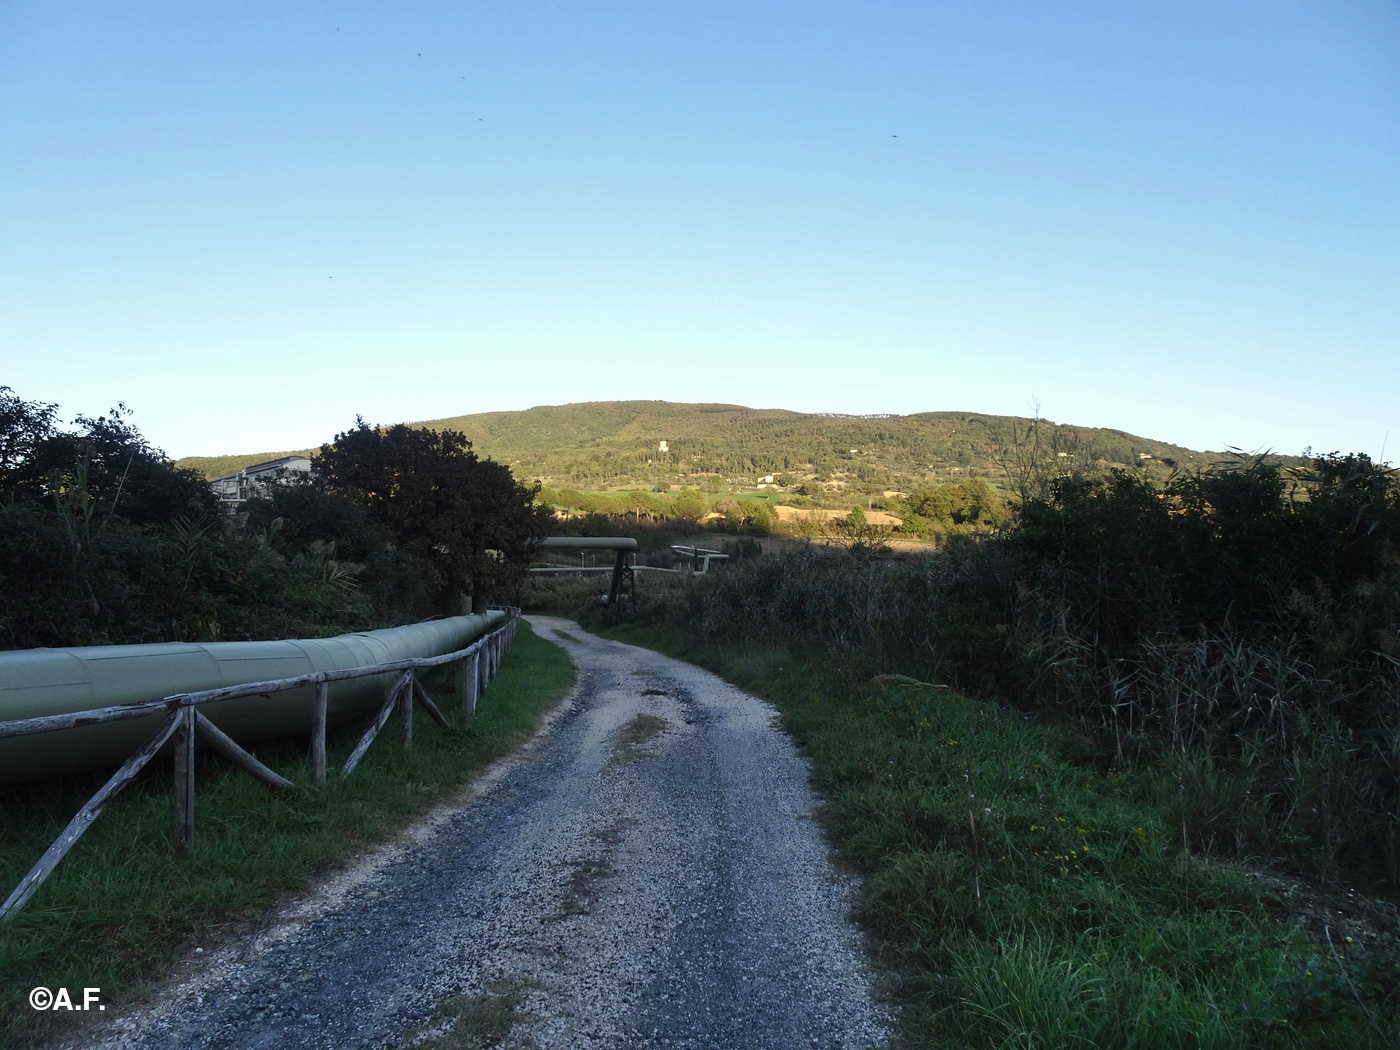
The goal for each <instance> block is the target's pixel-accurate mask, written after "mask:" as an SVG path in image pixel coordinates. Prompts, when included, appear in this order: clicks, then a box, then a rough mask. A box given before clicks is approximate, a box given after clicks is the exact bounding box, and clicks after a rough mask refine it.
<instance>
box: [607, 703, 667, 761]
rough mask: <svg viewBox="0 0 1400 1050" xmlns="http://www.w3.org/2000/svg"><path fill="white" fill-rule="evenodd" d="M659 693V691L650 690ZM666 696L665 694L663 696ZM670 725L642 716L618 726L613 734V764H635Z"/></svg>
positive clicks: (655, 718) (654, 717) (646, 715)
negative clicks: (650, 744)
mask: <svg viewBox="0 0 1400 1050" xmlns="http://www.w3.org/2000/svg"><path fill="white" fill-rule="evenodd" d="M648 692H653V693H654V692H659V690H648ZM663 695H664V694H663ZM669 726H670V723H669V722H667V721H666V719H664V718H658V717H656V715H648V714H640V715H637V716H636V717H635V718H631V719H629V720H628V721H626V722H624V723H623V724H622V725H620V726H618V728H617V730H616V732H614V733H613V747H612V758H611V759H610V760H609V761H610V762H613V763H624V762H635V761H636V760H637V759H639V758H641V757H642V756H643V755H644V754H646V753H647V750H646V748H647V744H649V743H651V741H652V740H654V739H655V738H656V737H657V736H659V735H660V734H662V733H664V732H665V731H666V729H667V728H668V727H669Z"/></svg>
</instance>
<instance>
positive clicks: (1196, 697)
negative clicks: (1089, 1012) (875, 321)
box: [644, 457, 1400, 888]
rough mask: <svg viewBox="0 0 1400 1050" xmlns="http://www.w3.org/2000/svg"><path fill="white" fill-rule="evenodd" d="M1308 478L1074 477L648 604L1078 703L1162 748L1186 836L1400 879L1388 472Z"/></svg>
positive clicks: (1396, 596)
mask: <svg viewBox="0 0 1400 1050" xmlns="http://www.w3.org/2000/svg"><path fill="white" fill-rule="evenodd" d="M1310 477H1311V478H1312V480H1311V481H1310V482H1309V484H1310V486H1311V487H1310V488H1308V489H1306V490H1305V492H1304V494H1305V495H1306V496H1307V497H1308V498H1307V499H1301V498H1300V497H1299V496H1298V494H1297V492H1296V491H1295V492H1293V493H1292V495H1290V494H1289V493H1288V491H1287V490H1285V488H1284V486H1283V479H1282V478H1281V476H1280V474H1279V471H1278V469H1277V468H1274V467H1269V466H1267V465H1266V464H1262V463H1260V462H1257V461H1254V462H1247V463H1243V464H1241V465H1240V466H1239V467H1238V469H1235V470H1220V471H1217V472H1215V473H1214V474H1210V475H1198V476H1193V477H1191V478H1188V479H1183V480H1179V481H1176V482H1174V483H1173V485H1172V486H1169V487H1168V488H1166V489H1154V488H1152V487H1151V486H1149V485H1147V484H1146V483H1145V482H1143V481H1142V480H1141V479H1138V478H1136V477H1133V476H1128V475H1120V476H1115V477H1113V478H1110V479H1107V480H1100V481H1098V482H1092V483H1091V482H1084V481H1079V480H1074V479H1071V480H1070V481H1068V482H1066V483H1065V484H1064V485H1063V486H1062V488H1061V490H1060V491H1059V492H1058V494H1057V495H1056V496H1054V497H1053V498H1048V499H1046V500H1043V501H1040V502H1035V503H1032V504H1029V505H1027V506H1026V507H1025V508H1023V512H1022V515H1021V518H1020V520H1019V522H1018V524H1017V525H1016V526H1014V527H1013V528H1011V529H1009V530H1008V531H1007V532H1006V533H1005V534H1003V535H1002V536H1000V537H998V538H996V539H994V540H991V541H985V542H981V543H963V544H958V545H954V546H950V547H947V548H944V549H943V550H942V551H940V552H939V553H938V555H937V556H934V557H927V558H920V559H916V560H911V561H903V562H898V561H889V560H880V559H877V558H870V557H854V556H851V555H850V554H849V553H845V552H841V551H832V550H826V549H822V548H815V547H814V548H808V549H806V550H801V551H797V552H794V553H790V554H788V555H786V556H784V557H780V558H771V559H764V560H761V561H756V562H755V561H750V562H745V563H738V564H735V565H733V566H731V567H730V569H729V571H728V572H726V573H724V574H722V575H720V576H717V577H715V578H713V579H710V580H705V581H697V583H696V584H695V586H693V587H691V588H689V589H687V590H686V591H685V592H684V593H683V594H681V595H680V596H678V597H677V598H676V599H675V600H673V601H669V602H666V603H661V604H659V605H658V606H657V607H655V608H654V609H653V610H652V612H651V613H649V614H648V613H646V612H645V610H644V615H647V616H650V617H651V618H652V619H654V620H657V621H659V622H667V623H671V624H674V625H678V626H684V627H685V628H686V629H687V630H692V631H695V632H697V633H698V634H700V635H701V636H703V637H707V638H712V639H717V640H719V639H726V640H734V639H746V640H757V641H761V642H764V643H766V644H770V645H775V646H801V647H805V648H807V649H809V650H815V651H822V650H828V651H833V652H839V653H840V654H841V659H843V660H847V661H855V662H856V663H859V664H860V665H861V666H868V667H870V668H876V669H881V670H885V671H900V672H903V673H906V674H909V675H912V676H914V677H918V678H922V679H927V680H931V681H936V682H940V683H944V684H949V685H953V686H957V687H960V688H962V689H965V690H967V691H969V692H971V693H973V694H975V695H981V696H984V697H988V698H992V699H996V700H998V701H1000V702H1010V703H1014V704H1016V705H1017V706H1019V707H1022V708H1025V709H1028V710H1034V711H1037V712H1040V713H1042V714H1044V715H1048V716H1053V717H1056V718H1064V719H1070V720H1076V721H1078V720H1082V721H1085V722H1087V723H1089V724H1091V725H1092V726H1093V727H1094V731H1093V732H1092V733H1091V734H1090V738H1091V739H1092V741H1093V746H1094V748H1095V750H1096V753H1097V759H1098V761H1100V762H1101V763H1102V764H1104V765H1108V764H1114V765H1117V766H1119V767H1122V766H1125V765H1127V764H1128V763H1131V762H1133V761H1138V760H1146V759H1154V760H1156V759H1162V758H1164V756H1175V757H1174V759H1173V760H1174V761H1175V762H1176V765H1177V767H1178V772H1177V774H1175V777H1176V779H1178V780H1181V781H1183V782H1188V783H1191V784H1194V785H1196V788H1197V790H1196V793H1195V794H1194V795H1193V796H1192V797H1191V800H1190V801H1189V803H1188V802H1183V803H1182V804H1181V805H1180V807H1179V808H1180V811H1181V812H1180V814H1179V816H1180V819H1181V821H1182V823H1183V826H1184V828H1185V840H1186V844H1187V845H1188V846H1189V847H1190V848H1193V849H1199V850H1205V851H1208V852H1213V853H1217V854H1225V855H1228V856H1231V857H1234V858H1240V859H1243V858H1248V857H1265V858H1268V859H1270V860H1271V861H1272V862H1276V863H1279V864H1282V865H1285V866H1288V867H1291V868H1293V869H1295V870H1297V871H1300V872H1306V873H1309V874H1314V875H1322V876H1329V877H1335V878H1339V879H1343V880H1351V881H1356V882H1362V883H1366V884H1367V885H1370V886H1373V887H1374V886H1381V885H1388V886H1390V887H1392V888H1394V887H1400V634H1397V629H1398V628H1400V555H1397V551H1396V548H1395V541H1397V540H1400V485H1397V484H1396V483H1395V479H1394V476H1393V475H1392V474H1391V473H1390V472H1388V471H1384V470H1382V469H1381V468H1375V467H1372V466H1371V465H1370V464H1369V462H1368V461H1364V460H1361V459H1358V458H1357V457H1349V458H1348V459H1346V460H1342V459H1339V458H1337V457H1332V458H1328V459H1324V460H1319V461H1317V466H1316V468H1315V472H1314V474H1313V475H1311V476H1310ZM1304 480H1307V479H1304Z"/></svg>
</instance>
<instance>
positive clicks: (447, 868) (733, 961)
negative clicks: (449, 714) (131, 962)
mask: <svg viewBox="0 0 1400 1050" xmlns="http://www.w3.org/2000/svg"><path fill="white" fill-rule="evenodd" d="M530 620H531V622H532V623H533V624H534V626H535V629H536V631H537V632H538V633H539V634H540V635H541V636H542V637H544V638H547V639H550V640H552V641H556V642H558V643H559V644H560V645H562V646H564V647H565V649H567V650H568V652H569V654H570V656H571V657H572V658H573V660H574V661H575V663H576V664H577V665H578V668H579V672H580V675H579V687H578V689H577V690H576V691H575V693H574V694H573V696H572V697H571V698H570V699H569V700H568V701H567V702H566V704H565V707H564V708H563V709H562V711H561V712H560V714H559V715H558V717H557V718H555V720H554V721H553V722H552V723H551V724H550V726H549V727H548V728H547V730H545V731H544V732H542V733H541V734H540V735H539V736H538V737H536V739H535V741H534V742H533V743H532V744H531V745H530V746H529V747H527V748H526V750H525V751H524V752H523V754H522V755H520V756H518V758H517V759H515V760H512V761H510V762H509V763H508V764H507V766H506V768H505V769H504V771H502V772H499V775H497V776H494V777H492V778H490V781H491V783H490V786H489V787H487V788H486V789H485V790H483V791H482V792H481V793H480V794H479V795H478V797H476V798H475V800H474V801H472V802H470V804H467V805H464V806H460V807H458V808H456V809H455V810H453V811H452V812H450V813H448V814H446V815H444V816H441V817H439V818H438V819H436V820H435V821H434V822H433V824H432V827H431V830H430V831H426V832H424V833H422V834H420V835H419V836H418V841H417V842H416V843H412V844H410V845H408V846H407V847H401V848H399V849H397V850H396V851H394V852H393V853H392V854H391V855H387V856H385V857H381V858H380V859H379V860H378V861H377V862H376V863H373V864H369V865H366V866H365V867H364V869H363V870H362V872H361V873H358V874H351V875H349V876H346V877H344V878H342V880H341V882H340V884H339V885H338V886H335V887H333V888H327V889H324V890H322V891H321V892H319V893H318V894H314V895H313V897H312V898H311V900H309V901H307V902H304V903H303V904H302V905H301V907H300V909H299V912H298V913H297V914H296V915H293V916H288V917H284V921H283V922H282V923H281V924H280V925H279V926H278V927H276V928H275V929H273V930H271V931H264V932H263V933H261V934H260V935H258V936H249V937H247V938H246V939H245V940H244V941H243V942H242V943H240V944H237V945H233V946H230V947H228V948H225V949H224V950H223V951H222V952H221V953H217V954H216V958H215V959H214V960H212V961H211V963H210V964H209V965H208V966H207V968H206V969H205V970H204V971H203V972H201V973H197V974H195V975H194V976H193V977H192V978H191V979H189V980H187V981H186V982H185V983H183V984H182V985H180V986H179V987H176V988H174V989H172V990H170V991H169V992H167V993H165V994H164V995H163V996H161V997H160V998H159V999H158V1001H157V1002H156V1003H155V1004H154V1005H153V1006H151V1007H150V1008H148V1009H146V1010H144V1011H141V1012H139V1013H135V1014H132V1015H131V1016H129V1017H127V1018H124V1019H122V1020H120V1021H117V1022H116V1024H115V1025H114V1026H113V1027H109V1028H107V1029H106V1030H105V1032H102V1031H99V1032H96V1033H93V1035H94V1036H97V1037H99V1040H98V1043H97V1045H101V1046H107V1047H112V1048H123V1050H135V1048H141V1050H157V1048H159V1050H166V1048H176V1047H178V1048H181V1050H185V1048H196V1047H203V1048H210V1050H213V1048H224V1047H228V1048H238V1050H252V1048H259V1050H263V1048H265V1050H275V1048H283V1047H285V1048H295V1050H321V1048H325V1050H332V1048H334V1050H341V1048H347V1047H397V1046H412V1045H413V1044H414V1043H415V1042H417V1041H420V1040H421V1039H424V1038H426V1039H429V1040H431V1038H432V1037H433V1035H434V1033H435V1031H437V1030H438V1029H435V1028H434V1027H433V1022H432V1021H431V1018H432V1017H433V1015H434V1010H435V1007H437V1006H438V1004H441V1003H444V1002H456V1003H459V1004H466V1006H465V1008H466V1009H468V1010H469V1009H470V1007H471V1006H472V1004H477V1005H480V1004H488V1005H489V1004H493V1003H494V1004H497V1005H500V1004H505V1008H506V1009H507V1017H511V1018H513V1026H512V1027H511V1028H510V1031H509V1035H508V1036H507V1037H506V1038H505V1039H504V1041H503V1042H502V1043H501V1045H502V1046H519V1047H539V1048H540V1050H556V1048H557V1050H590V1048H624V1047H627V1048H630V1047H678V1048H679V1047H684V1048H694V1050H701V1048H707V1050H708V1048H724V1050H731V1048H732V1050H769V1048H771V1050H785V1048H797V1047H804V1048H809V1047H823V1048H863V1047H875V1046H880V1045H883V1044H884V1043H885V1041H886V1040H887V1039H888V1038H889V1027H888V1024H889V1020H888V1016H887V1014H886V1012H885V1010H884V1009H883V1008H882V1007H881V1006H880V1005H879V1004H878V1003H877V1002H876V1001H875V1000H874V997H873V995H872V990H871V986H872V979H873V974H872V972H871V969H870V967H869V965H868V964H867V963H866V961H865V959H864V956H863V954H862V951H861V945H860V936H859V934H858V932H857V931H856V929H855V928H854V926H853V925H852V923H851V920H850V912H851V908H852V905H853V901H854V891H855V886H854V884H853V881H852V880H851V878H850V877H849V876H846V875H842V874H840V873H839V872H837V871H836V870H835V869H834V868H833V866H832V863H831V861H830V859H829V856H828V852H827V849H826V847H825V845H824V843H823V841H822V838H821V834H820V829H819V826H818V824H817V822H816V821H815V820H813V819H812V818H813V816H814V812H815V807H816V805H817V802H816V799H815V798H814V796H813V795H812V792H811V790H810V788H809V787H808V784H807V772H806V767H805V765H804V763H803V762H802V760H801V759H800V758H799V756H798V755H797V753H796V751H795V749H794V748H793V745H792V742H791V741H790V740H789V739H788V737H787V736H786V735H785V734H784V733H783V732H782V731H781V730H780V729H778V728H777V727H776V724H775V718H776V716H775V714H774V712H773V710H772V709H771V708H770V707H768V706H767V705H766V704H764V703H763V702H761V701H759V700H757V699H755V698H754V697H751V696H749V695H747V694H745V693H743V692H741V691H739V690H738V689H735V688H734V687H732V686H730V685H728V684H726V683H724V682H723V681H721V680H720V679H718V678H716V677H715V676H713V675H711V674H709V673H708V672H705V671H702V670H700V669H698V668H696V667H693V666H691V665H689V664H685V663H681V662H679V661H676V660H671V659H668V658H666V657H663V656H660V655H658V654H656V653H653V652H650V651H649V650H646V649H639V648H636V647H633V646H628V645H623V644H621V643H618V642H610V641H604V640H601V639H598V638H596V637H594V636H592V635H589V634H586V633H585V632H584V631H583V630H582V629H580V628H579V627H578V625H576V624H574V623H572V622H571V621H568V620H560V619H554V618H550V617H530ZM484 702H487V703H489V697H488V698H486V700H484ZM115 1020H116V1019H114V1021H115ZM442 1023H445V1022H440V1023H439V1029H440V1027H441V1024H442ZM101 1039H105V1040H106V1041H105V1042H102V1041H101ZM85 1045H88V1044H85ZM454 1045H455V1044H454ZM473 1045H475V1044H473Z"/></svg>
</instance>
